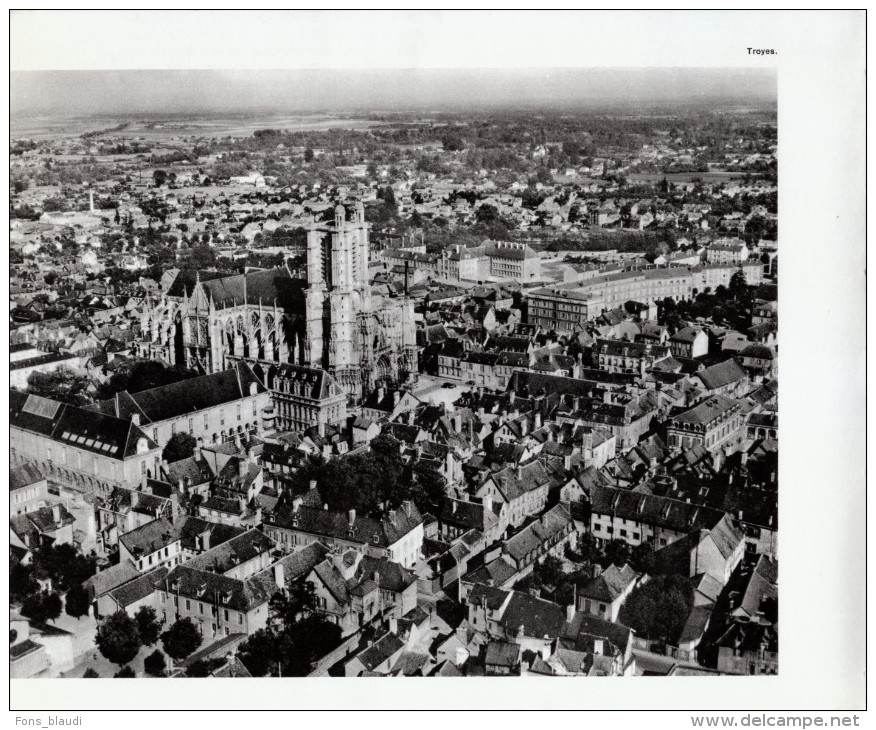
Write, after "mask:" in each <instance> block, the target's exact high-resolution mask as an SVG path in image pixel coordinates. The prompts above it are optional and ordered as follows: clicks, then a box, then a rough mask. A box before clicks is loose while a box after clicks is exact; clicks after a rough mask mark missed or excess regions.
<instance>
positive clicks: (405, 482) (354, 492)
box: [297, 434, 446, 514]
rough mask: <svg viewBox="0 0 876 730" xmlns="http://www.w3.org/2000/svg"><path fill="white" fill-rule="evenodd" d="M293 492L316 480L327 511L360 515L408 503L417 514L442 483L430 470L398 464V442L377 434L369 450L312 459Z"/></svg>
mask: <svg viewBox="0 0 876 730" xmlns="http://www.w3.org/2000/svg"><path fill="white" fill-rule="evenodd" d="M297 476H298V482H299V484H298V487H299V489H298V490H297V491H303V490H304V489H306V487H307V485H308V484H309V482H310V480H316V483H317V485H318V488H319V493H320V496H321V497H322V498H323V500H324V501H325V503H326V504H328V505H329V507H330V508H331V509H336V510H349V509H355V510H356V511H357V512H359V513H361V514H368V513H371V512H374V511H376V510H378V509H379V508H380V507H381V506H384V505H388V506H390V507H396V506H398V505H399V504H400V503H401V502H403V501H404V500H407V499H410V500H412V501H413V502H414V504H416V505H417V507H418V509H420V510H421V511H423V510H427V509H430V508H431V507H432V506H433V505H435V504H436V503H437V502H438V501H439V500H440V498H441V497H442V496H443V495H444V490H445V486H446V481H445V479H444V477H443V476H442V475H441V474H440V473H438V472H437V471H436V470H434V469H432V468H431V467H429V466H427V465H425V464H421V463H419V462H418V463H414V464H412V465H406V464H404V462H403V461H402V458H401V454H400V451H399V442H398V441H396V440H395V439H394V438H392V436H389V435H387V434H381V435H380V436H377V437H376V438H374V439H373V440H372V441H371V447H370V450H369V451H367V452H363V453H357V454H352V455H350V456H341V457H339V458H336V459H331V460H329V461H325V460H324V459H322V458H312V459H310V460H309V461H307V462H306V463H305V464H304V465H303V467H302V468H301V469H300V470H299V472H298V475H297Z"/></svg>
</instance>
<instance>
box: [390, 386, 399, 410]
mask: <svg viewBox="0 0 876 730" xmlns="http://www.w3.org/2000/svg"><path fill="white" fill-rule="evenodd" d="M400 399H401V393H400V392H399V391H397V390H396V391H394V392H393V394H392V407H393V408H395V407H396V406H397V405H398V402H399V400H400Z"/></svg>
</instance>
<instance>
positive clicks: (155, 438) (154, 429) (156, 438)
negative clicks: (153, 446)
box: [152, 428, 158, 443]
mask: <svg viewBox="0 0 876 730" xmlns="http://www.w3.org/2000/svg"><path fill="white" fill-rule="evenodd" d="M152 440H153V441H154V442H155V443H158V429H157V428H153V429H152Z"/></svg>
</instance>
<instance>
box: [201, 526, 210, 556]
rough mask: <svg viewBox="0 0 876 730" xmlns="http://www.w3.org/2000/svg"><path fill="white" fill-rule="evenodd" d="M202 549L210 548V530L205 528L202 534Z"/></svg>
mask: <svg viewBox="0 0 876 730" xmlns="http://www.w3.org/2000/svg"><path fill="white" fill-rule="evenodd" d="M200 537H201V550H204V551H206V550H209V549H210V530H204V531H203V532H202V533H201V535H200Z"/></svg>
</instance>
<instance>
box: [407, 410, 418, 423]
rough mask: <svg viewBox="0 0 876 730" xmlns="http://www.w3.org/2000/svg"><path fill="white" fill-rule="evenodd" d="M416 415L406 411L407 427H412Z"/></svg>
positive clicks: (411, 411)
mask: <svg viewBox="0 0 876 730" xmlns="http://www.w3.org/2000/svg"><path fill="white" fill-rule="evenodd" d="M416 415H417V414H416V413H414V411H413V410H410V411H408V426H413V425H414V417H415V416H416Z"/></svg>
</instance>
